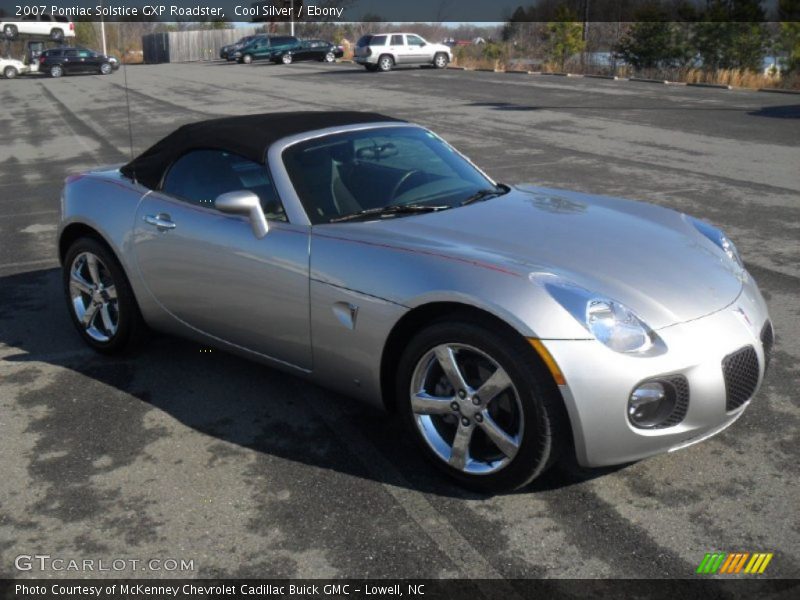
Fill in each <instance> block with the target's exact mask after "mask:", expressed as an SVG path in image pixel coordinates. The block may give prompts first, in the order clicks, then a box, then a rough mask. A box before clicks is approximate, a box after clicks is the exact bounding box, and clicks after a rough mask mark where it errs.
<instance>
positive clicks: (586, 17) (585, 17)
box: [581, 0, 590, 66]
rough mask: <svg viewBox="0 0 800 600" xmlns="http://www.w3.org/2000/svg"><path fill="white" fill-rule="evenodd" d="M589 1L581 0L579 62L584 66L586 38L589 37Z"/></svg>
mask: <svg viewBox="0 0 800 600" xmlns="http://www.w3.org/2000/svg"><path fill="white" fill-rule="evenodd" d="M589 2H590V0H583V36H582V37H583V50H582V51H581V64H582V65H583V66H586V40H588V39H589Z"/></svg>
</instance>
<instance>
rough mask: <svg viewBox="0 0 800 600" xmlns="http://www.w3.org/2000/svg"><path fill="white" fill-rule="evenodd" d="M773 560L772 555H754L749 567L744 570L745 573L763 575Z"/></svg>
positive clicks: (748, 564)
mask: <svg viewBox="0 0 800 600" xmlns="http://www.w3.org/2000/svg"><path fill="white" fill-rule="evenodd" d="M771 560H772V553H771V552H770V553H769V554H766V553H761V554H753V558H751V559H750V562H749V563H747V566H746V567H745V568H744V572H745V573H753V574H755V573H763V572H764V570H765V569H766V568H767V565H768V564H769V561H771Z"/></svg>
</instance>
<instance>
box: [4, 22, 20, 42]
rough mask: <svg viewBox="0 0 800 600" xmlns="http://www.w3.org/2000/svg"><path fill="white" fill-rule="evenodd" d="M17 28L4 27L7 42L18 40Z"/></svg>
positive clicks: (13, 26)
mask: <svg viewBox="0 0 800 600" xmlns="http://www.w3.org/2000/svg"><path fill="white" fill-rule="evenodd" d="M17 34H18V31H17V27H16V26H15V25H6V26H5V27H3V37H5V38H6V39H7V40H15V39H17Z"/></svg>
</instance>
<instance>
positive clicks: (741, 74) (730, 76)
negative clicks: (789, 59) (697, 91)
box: [682, 69, 786, 89]
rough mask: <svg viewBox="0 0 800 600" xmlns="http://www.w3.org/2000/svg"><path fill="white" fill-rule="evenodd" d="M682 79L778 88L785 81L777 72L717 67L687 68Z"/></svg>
mask: <svg viewBox="0 0 800 600" xmlns="http://www.w3.org/2000/svg"><path fill="white" fill-rule="evenodd" d="M682 81H685V82H687V83H713V84H718V85H731V86H733V87H741V88H753V89H758V88H780V87H784V85H785V83H786V82H784V81H783V80H782V79H781V77H780V75H779V74H776V75H764V74H763V73H759V72H756V71H747V70H741V69H719V70H717V71H704V70H702V69H689V70H688V71H686V72H685V73H684V75H683V78H682Z"/></svg>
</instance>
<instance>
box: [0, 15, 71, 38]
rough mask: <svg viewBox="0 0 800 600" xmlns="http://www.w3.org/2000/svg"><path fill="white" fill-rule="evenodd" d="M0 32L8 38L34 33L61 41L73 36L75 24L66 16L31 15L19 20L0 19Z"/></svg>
mask: <svg viewBox="0 0 800 600" xmlns="http://www.w3.org/2000/svg"><path fill="white" fill-rule="evenodd" d="M0 32H2V35H3V37H5V38H6V39H8V40H15V39H17V36H19V35H35V36H42V37H48V38H50V39H51V40H53V41H54V42H63V41H64V39H65V38H71V37H75V24H74V23H73V22H72V21H70V20H69V19H68V18H66V17H54V16H51V15H35V16H34V15H31V16H27V17H22V19H20V20H19V21H0Z"/></svg>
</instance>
